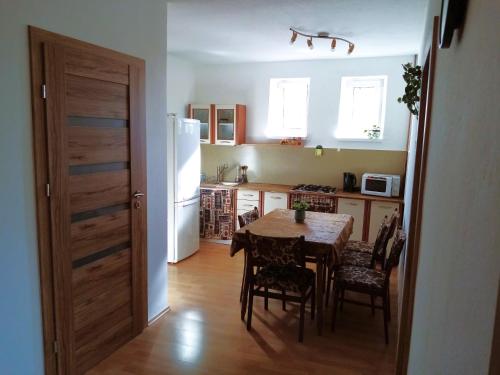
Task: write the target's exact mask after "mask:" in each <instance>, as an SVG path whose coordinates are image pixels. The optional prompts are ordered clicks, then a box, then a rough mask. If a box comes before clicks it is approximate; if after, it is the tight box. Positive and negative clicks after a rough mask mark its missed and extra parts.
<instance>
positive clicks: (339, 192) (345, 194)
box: [335, 190, 404, 203]
mask: <svg viewBox="0 0 500 375" xmlns="http://www.w3.org/2000/svg"><path fill="white" fill-rule="evenodd" d="M335 196H336V197H337V198H349V199H364V200H369V201H379V202H394V203H403V200H404V199H403V197H380V196H377V195H366V194H361V193H360V192H359V191H358V192H352V193H351V192H348V191H343V190H337V192H336V193H335Z"/></svg>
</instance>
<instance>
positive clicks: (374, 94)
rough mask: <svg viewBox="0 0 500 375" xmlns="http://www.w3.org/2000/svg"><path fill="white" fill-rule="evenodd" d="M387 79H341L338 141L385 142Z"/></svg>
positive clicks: (384, 77)
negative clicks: (375, 140)
mask: <svg viewBox="0 0 500 375" xmlns="http://www.w3.org/2000/svg"><path fill="white" fill-rule="evenodd" d="M386 93H387V76H375V77H342V85H341V91H340V106H339V121H338V125H337V129H336V131H335V137H336V138H345V139H382V138H383V132H384V120H385V100H386Z"/></svg>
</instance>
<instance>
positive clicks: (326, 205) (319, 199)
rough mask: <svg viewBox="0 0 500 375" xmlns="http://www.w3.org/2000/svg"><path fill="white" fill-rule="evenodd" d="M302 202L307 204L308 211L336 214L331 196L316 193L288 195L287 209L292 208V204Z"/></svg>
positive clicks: (334, 203) (333, 198) (335, 207)
mask: <svg viewBox="0 0 500 375" xmlns="http://www.w3.org/2000/svg"><path fill="white" fill-rule="evenodd" d="M295 201H302V202H307V203H308V204H309V209H308V211H315V212H327V213H330V214H334V213H336V212H337V205H336V202H335V201H336V199H335V197H334V196H332V195H328V194H317V193H290V202H289V207H290V208H292V206H293V202H295Z"/></svg>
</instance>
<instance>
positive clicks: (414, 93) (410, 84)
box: [398, 63, 422, 116]
mask: <svg viewBox="0 0 500 375" xmlns="http://www.w3.org/2000/svg"><path fill="white" fill-rule="evenodd" d="M403 70H404V73H403V79H404V80H405V82H406V87H405V93H404V95H403V96H402V97H400V98H398V103H405V104H406V106H407V107H408V110H409V111H410V113H411V114H412V115H415V116H418V109H419V104H420V96H419V95H420V88H421V87H422V67H421V66H420V65H415V66H413V65H412V64H411V63H408V64H404V65H403Z"/></svg>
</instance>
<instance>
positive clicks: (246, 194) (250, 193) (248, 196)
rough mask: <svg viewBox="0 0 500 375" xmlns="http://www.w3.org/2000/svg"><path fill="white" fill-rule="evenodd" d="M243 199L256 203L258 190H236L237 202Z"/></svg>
mask: <svg viewBox="0 0 500 375" xmlns="http://www.w3.org/2000/svg"><path fill="white" fill-rule="evenodd" d="M240 199H243V200H246V201H258V200H259V191H258V190H239V189H238V200H240Z"/></svg>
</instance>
